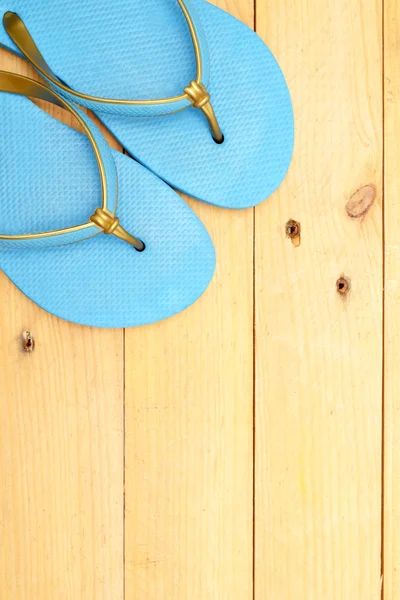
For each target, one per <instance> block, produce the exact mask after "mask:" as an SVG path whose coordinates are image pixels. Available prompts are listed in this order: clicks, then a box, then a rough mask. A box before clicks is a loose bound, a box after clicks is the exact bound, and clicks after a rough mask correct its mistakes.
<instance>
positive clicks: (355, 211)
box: [346, 185, 376, 219]
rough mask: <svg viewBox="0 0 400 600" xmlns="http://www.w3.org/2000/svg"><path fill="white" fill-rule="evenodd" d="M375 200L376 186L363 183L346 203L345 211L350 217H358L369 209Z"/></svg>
mask: <svg viewBox="0 0 400 600" xmlns="http://www.w3.org/2000/svg"><path fill="white" fill-rule="evenodd" d="M375 200H376V187H375V186H374V185H365V186H364V187H362V188H360V189H359V190H357V191H356V192H355V193H354V194H353V195H352V196H351V198H350V200H349V201H348V202H347V204H346V212H347V214H348V215H349V217H351V218H352V219H360V218H361V217H363V216H364V215H366V214H367V212H368V211H369V210H370V208H371V206H372V205H373V203H374V202H375Z"/></svg>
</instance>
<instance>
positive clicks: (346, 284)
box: [336, 277, 350, 296]
mask: <svg viewBox="0 0 400 600" xmlns="http://www.w3.org/2000/svg"><path fill="white" fill-rule="evenodd" d="M336 291H337V292H338V294H341V295H342V296H346V294H348V292H349V291H350V281H349V280H348V279H347V278H346V277H340V278H339V279H338V280H337V282H336Z"/></svg>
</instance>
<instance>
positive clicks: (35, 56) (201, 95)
mask: <svg viewBox="0 0 400 600" xmlns="http://www.w3.org/2000/svg"><path fill="white" fill-rule="evenodd" d="M177 2H178V4H179V6H180V8H181V10H182V12H183V14H184V17H185V19H186V22H187V24H188V27H189V31H190V35H191V38H192V42H193V47H194V53H195V58H196V79H194V80H193V81H192V82H191V83H190V84H189V86H187V87H186V88H185V89H184V94H182V95H180V96H172V97H170V98H161V99H157V100H121V99H117V98H99V97H98V96H90V95H89V94H83V93H82V92H78V91H75V90H72V89H71V88H70V87H68V86H67V85H66V84H65V83H63V82H62V81H60V79H58V77H57V76H56V75H55V73H54V72H53V71H52V70H51V68H50V66H49V65H48V64H47V62H46V61H45V59H44V57H43V55H42V54H41V52H40V50H39V48H38V47H37V45H36V44H35V42H34V40H33V38H32V36H31V34H30V33H29V31H28V28H27V27H26V25H25V23H24V22H23V21H22V19H21V18H20V17H19V16H18V15H17V14H16V13H14V12H6V13H5V15H4V17H3V25H4V28H5V30H6V31H7V33H8V35H9V36H10V38H11V39H12V41H13V42H14V44H15V45H16V46H17V47H18V48H19V50H20V51H21V52H22V54H23V55H24V56H25V58H26V59H27V60H28V61H29V62H30V63H32V65H33V66H34V67H35V68H36V69H37V70H38V71H39V73H41V74H42V75H43V76H44V77H45V78H47V79H48V80H49V81H50V82H51V83H52V84H53V85H55V86H56V87H58V88H60V89H62V90H63V91H64V92H67V93H68V94H71V93H72V94H73V95H74V96H76V98H78V99H79V98H80V99H81V100H86V101H89V102H98V103H100V104H116V105H132V106H135V105H144V106H150V105H157V104H168V103H173V102H181V101H182V100H189V102H190V103H191V105H192V106H193V107H194V108H199V109H200V110H201V111H202V112H203V113H204V115H205V116H206V118H207V121H208V123H209V126H210V129H211V133H212V136H213V138H214V140H215V141H216V142H217V143H221V142H223V140H224V136H223V135H222V132H221V128H220V126H219V124H218V120H217V118H216V116H215V113H214V110H213V108H212V105H211V98H210V94H209V93H208V92H207V90H206V88H205V86H204V85H203V83H202V82H201V79H202V75H203V66H202V59H201V50H200V42H199V38H198V35H197V32H196V27H195V25H194V23H193V19H192V17H191V15H190V12H189V11H188V9H187V7H186V5H185V0H177Z"/></svg>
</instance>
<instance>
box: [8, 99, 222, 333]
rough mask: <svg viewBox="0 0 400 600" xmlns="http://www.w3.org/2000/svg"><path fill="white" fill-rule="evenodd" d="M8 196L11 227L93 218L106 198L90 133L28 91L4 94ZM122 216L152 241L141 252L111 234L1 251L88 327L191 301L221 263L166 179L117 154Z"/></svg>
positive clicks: (42, 299)
mask: <svg viewBox="0 0 400 600" xmlns="http://www.w3.org/2000/svg"><path fill="white" fill-rule="evenodd" d="M0 139H1V141H0V198H1V203H2V217H1V225H0V231H1V232H2V233H3V234H8V235H12V234H21V233H26V232H30V233H34V232H40V231H48V230H51V229H58V228H63V227H69V226H71V225H77V224H79V223H83V222H86V221H87V219H88V217H89V216H90V214H92V213H93V211H94V209H95V208H96V207H98V206H99V202H100V199H101V189H100V179H99V173H98V167H97V163H96V160H95V157H94V154H93V150H92V148H91V146H90V143H89V141H88V139H87V138H86V136H84V135H83V134H81V133H79V132H77V131H75V130H73V129H71V128H69V127H67V126H66V125H64V124H62V123H60V122H58V121H56V120H55V119H53V118H52V117H50V116H49V115H48V114H47V113H45V112H43V111H42V110H41V109H39V108H38V107H37V106H36V105H34V104H33V103H31V102H30V101H29V100H27V99H26V98H23V97H17V96H14V95H11V94H0ZM113 156H114V160H115V163H116V166H117V171H118V180H119V204H118V217H119V218H120V221H121V223H123V225H124V227H125V228H126V229H127V230H128V231H130V232H132V233H134V234H135V235H137V236H138V237H140V238H141V239H143V240H144V241H145V243H146V250H145V251H144V252H142V253H139V252H137V251H136V250H135V249H134V248H133V247H132V246H130V245H128V244H126V243H124V242H122V241H121V240H119V239H117V238H115V237H114V236H106V235H104V234H100V235H97V236H96V237H94V238H92V239H89V240H86V241H82V242H79V243H74V244H71V245H66V246H59V247H53V248H44V249H34V250H32V249H29V250H28V249H9V248H0V268H1V269H2V270H3V271H4V272H5V273H6V275H7V276H8V277H9V278H10V279H11V280H12V281H13V282H14V283H15V285H16V286H17V287H18V288H19V289H20V290H21V291H22V292H23V293H24V294H26V295H27V296H28V297H29V298H31V300H33V301H34V302H35V303H36V304H38V305H39V306H41V307H42V308H44V309H45V310H47V311H48V312H50V313H52V314H54V315H56V316H58V317H61V318H63V319H67V320H68V321H72V322H75V323H79V324H82V325H91V326H96V327H130V326H136V325H143V324H146V323H151V322H154V321H159V320H161V319H165V318H167V317H170V316H171V315H173V314H176V313H178V312H180V311H182V310H183V309H185V308H187V307H188V306H190V305H191V304H192V303H193V302H194V301H195V300H197V298H199V296H200V295H201V294H202V293H203V292H204V290H205V289H206V288H207V286H208V284H209V282H210V280H211V278H212V276H213V272H214V268H215V252H214V247H213V244H212V241H211V239H210V237H209V235H208V233H207V231H206V230H205V228H204V226H203V225H202V223H201V222H200V221H199V219H198V218H197V217H196V215H195V214H194V213H193V211H192V210H191V209H190V208H189V207H188V206H187V205H186V204H185V202H184V201H183V200H182V199H181V198H180V197H179V196H178V195H177V194H176V193H175V192H173V191H172V190H171V189H170V188H169V187H168V186H167V185H166V184H165V183H163V182H162V181H160V180H159V179H158V178H156V177H155V176H154V175H153V174H152V173H150V172H149V171H148V170H147V169H145V168H143V167H142V166H141V165H139V164H138V163H136V162H135V161H133V160H131V159H130V158H128V157H126V156H124V155H122V154H121V153H119V152H116V151H113Z"/></svg>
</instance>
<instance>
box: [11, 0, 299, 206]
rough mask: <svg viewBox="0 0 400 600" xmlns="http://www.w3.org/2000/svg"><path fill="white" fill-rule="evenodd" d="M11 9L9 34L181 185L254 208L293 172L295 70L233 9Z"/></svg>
mask: <svg viewBox="0 0 400 600" xmlns="http://www.w3.org/2000/svg"><path fill="white" fill-rule="evenodd" d="M40 4H42V6H39V5H40ZM0 10H1V11H2V14H3V15H4V19H3V23H4V30H2V31H1V32H0V44H1V45H3V46H4V47H6V48H8V49H9V50H12V51H14V52H17V53H20V54H22V55H24V56H25V58H26V59H28V60H29V61H30V62H31V63H32V64H33V65H34V66H35V67H36V68H37V70H38V71H39V72H40V73H41V74H42V75H43V76H44V77H45V78H46V79H47V80H48V82H49V83H50V84H52V85H53V86H55V87H56V88H57V89H58V91H59V93H61V94H63V95H65V96H66V97H67V98H68V99H69V100H70V101H73V102H77V103H78V104H81V105H83V106H86V107H88V108H90V109H92V110H93V111H94V112H95V113H96V115H97V116H98V117H99V118H100V119H101V120H102V121H103V123H104V124H105V125H106V126H107V127H108V128H109V130H110V131H111V132H112V133H113V134H114V136H115V137H116V138H117V139H118V140H119V142H120V143H121V144H122V146H123V147H124V148H125V149H126V150H127V151H128V153H129V154H131V155H132V156H134V157H135V158H136V159H137V160H138V161H140V162H141V163H142V164H143V165H145V166H146V167H147V168H148V169H150V170H152V171H153V172H154V173H155V174H157V175H158V176H159V177H161V178H162V179H164V180H165V181H166V182H168V183H169V184H170V185H172V186H173V187H175V188H176V189H179V190H181V191H183V192H185V193H187V194H189V195H191V196H193V197H195V198H197V199H199V200H203V201H205V202H208V203H211V204H215V205H219V206H223V207H230V208H245V207H249V206H254V205H256V204H258V203H259V202H261V201H262V200H264V199H265V198H267V197H268V196H270V195H271V194H272V193H273V192H274V191H275V190H276V189H277V187H278V186H279V185H280V183H281V182H282V180H283V179H284V177H285V175H286V172H287V169H288V167H289V164H290V161H291V157H292V150H293V139H294V127H293V113H292V105H291V100H290V96H289V92H288V89H287V86H286V83H285V79H284V77H283V75H282V72H281V70H280V68H279V66H278V64H277V62H276V60H275V59H274V57H273V56H272V54H271V52H270V51H269V50H268V48H267V46H266V45H265V44H264V43H263V42H262V40H261V39H260V38H259V37H258V36H257V35H256V34H255V33H254V32H253V31H251V30H250V29H249V28H248V27H246V26H245V25H244V24H243V23H241V22H240V21H238V20H237V19H235V18H233V17H232V16H230V15H229V14H227V13H226V12H224V11H222V10H220V9H218V8H216V7H215V6H212V5H211V4H209V3H208V2H205V0H140V1H132V0H85V2H82V1H81V0H69V1H68V2H65V0H51V2H46V3H44V2H43V3H40V2H38V1H37V0H0ZM0 29H1V28H0ZM137 98H140V99H141V100H137ZM149 117H151V118H149Z"/></svg>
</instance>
